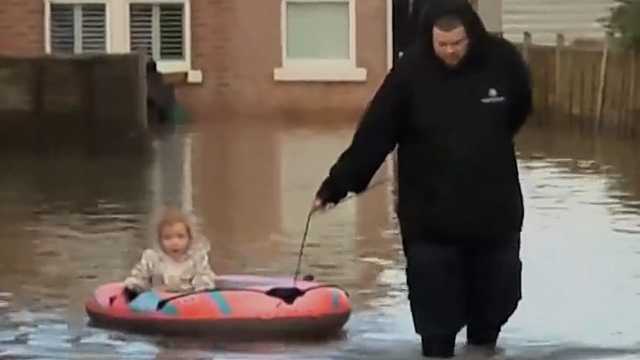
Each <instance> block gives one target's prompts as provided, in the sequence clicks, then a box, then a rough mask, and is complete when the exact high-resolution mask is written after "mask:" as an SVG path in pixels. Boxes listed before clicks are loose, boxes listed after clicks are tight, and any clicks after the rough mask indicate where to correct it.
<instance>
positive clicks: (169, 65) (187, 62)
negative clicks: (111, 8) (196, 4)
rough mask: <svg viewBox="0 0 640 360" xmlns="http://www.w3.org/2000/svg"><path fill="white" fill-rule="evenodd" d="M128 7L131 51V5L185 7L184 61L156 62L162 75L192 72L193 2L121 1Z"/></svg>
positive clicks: (126, 22)
mask: <svg viewBox="0 0 640 360" xmlns="http://www.w3.org/2000/svg"><path fill="white" fill-rule="evenodd" d="M121 1H123V3H124V6H125V7H126V11H125V12H124V13H125V24H126V27H125V33H126V42H127V45H126V49H127V51H131V22H130V15H131V13H130V11H129V9H131V4H147V5H155V4H182V6H183V9H184V10H183V12H184V14H183V17H184V23H183V29H182V31H183V34H184V60H156V63H157V64H158V71H160V72H162V73H184V72H190V70H191V1H190V0H121Z"/></svg>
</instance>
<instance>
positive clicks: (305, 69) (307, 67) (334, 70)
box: [256, 0, 367, 81]
mask: <svg viewBox="0 0 640 360" xmlns="http://www.w3.org/2000/svg"><path fill="white" fill-rule="evenodd" d="M256 1H259V0H256ZM291 3H346V4H348V6H349V59H347V60H321V59H317V60H315V59H289V58H287V22H288V21H287V20H288V19H287V6H288V4H291ZM280 32H281V46H282V67H280V68H276V69H274V71H273V78H274V80H276V81H366V80H367V69H364V68H358V67H357V65H356V49H357V45H356V0H281V3H280Z"/></svg>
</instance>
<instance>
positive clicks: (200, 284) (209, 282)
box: [191, 253, 216, 291]
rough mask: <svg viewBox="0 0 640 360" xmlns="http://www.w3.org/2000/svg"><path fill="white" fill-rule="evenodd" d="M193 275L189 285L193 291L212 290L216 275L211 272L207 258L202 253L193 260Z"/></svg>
mask: <svg viewBox="0 0 640 360" xmlns="http://www.w3.org/2000/svg"><path fill="white" fill-rule="evenodd" d="M194 266H195V275H194V276H193V280H192V281H191V285H192V286H193V289H194V290H195V291H199V290H204V289H212V288H214V287H215V277H216V274H215V273H214V272H213V270H211V266H210V265H209V256H207V254H205V253H202V254H199V255H197V256H196V257H195V259H194Z"/></svg>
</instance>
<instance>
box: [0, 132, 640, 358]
mask: <svg viewBox="0 0 640 360" xmlns="http://www.w3.org/2000/svg"><path fill="white" fill-rule="evenodd" d="M352 128H353V126H351V125H349V126H346V127H344V128H335V127H319V126H315V127H312V126H293V125H283V124H274V122H273V119H258V120H255V121H248V120H247V121H246V122H244V121H238V122H237V125H207V126H203V127H200V128H194V129H177V130H176V131H164V132H162V133H159V134H157V135H156V136H155V137H154V140H153V141H154V142H153V147H152V151H151V152H150V154H148V155H134V154H131V155H127V156H122V155H119V156H117V157H116V156H113V157H110V156H98V157H96V156H88V155H67V156H43V155H41V156H35V155H26V154H23V153H18V154H12V155H8V154H5V155H0V156H1V157H2V158H1V159H0V239H1V244H2V245H3V248H2V249H1V251H0V359H119V358H122V359H213V358H215V359H301V358H305V359H380V360H382V359H420V358H422V357H421V356H420V350H419V348H420V347H419V342H418V338H417V337H416V335H415V334H414V332H413V326H412V323H411V315H410V313H409V305H408V300H407V297H406V286H405V277H404V257H403V254H402V249H401V242H400V239H399V238H398V233H397V229H396V225H395V223H394V217H393V215H392V213H393V204H392V197H391V192H390V189H389V188H388V187H385V186H381V187H377V188H375V189H374V190H372V191H370V192H367V193H365V194H364V195H362V196H361V197H359V198H357V199H351V200H348V201H347V202H345V203H343V204H342V205H340V206H338V207H336V208H334V209H332V210H331V211H329V212H327V213H324V214H321V215H318V216H314V217H313V218H312V220H311V226H310V232H309V239H308V247H307V248H306V250H305V257H304V259H303V270H302V273H303V274H307V273H310V274H313V275H314V276H315V278H316V279H317V280H319V281H322V282H328V283H335V284H339V285H340V286H342V287H344V288H345V289H347V290H348V291H349V292H350V294H351V299H352V301H353V313H352V316H351V318H350V320H349V322H348V323H347V325H346V327H345V331H344V333H343V334H342V335H341V336H340V337H338V338H335V339H332V340H326V341H316V342H233V343H228V342H219V341H215V340H213V339H199V338H193V339H185V338H169V337H160V336H142V335H132V334H129V333H125V332H119V331H113V330H103V329H99V328H94V327H90V326H87V320H88V318H87V316H86V314H85V311H84V301H85V300H86V298H87V297H88V296H89V295H90V294H91V292H92V290H93V289H94V288H95V287H97V286H98V285H100V284H103V283H105V282H110V281H118V280H122V279H124V277H126V275H127V274H128V273H129V270H130V268H131V266H133V264H134V263H135V262H136V261H137V260H138V259H139V257H140V254H141V252H142V250H143V249H144V248H145V247H147V246H149V245H150V244H151V242H150V241H151V240H150V238H151V237H152V229H153V227H154V224H153V221H154V216H155V215H156V213H157V210H158V209H159V208H161V207H162V205H163V204H174V205H177V206H180V207H181V208H183V209H185V210H186V211H187V212H190V213H193V215H194V216H195V218H196V219H197V223H196V228H197V229H198V231H199V232H201V233H203V234H204V235H205V236H206V237H207V238H208V239H209V241H210V242H211V248H212V251H211V259H212V265H213V268H214V270H215V271H216V272H217V273H220V274H259V275H289V274H291V273H292V272H293V270H294V268H295V264H296V260H297V253H298V250H299V245H300V241H301V236H302V232H303V230H304V221H305V219H306V212H307V211H308V209H309V206H310V203H311V200H312V197H313V194H314V192H315V190H316V189H317V187H318V185H319V184H320V182H321V181H322V180H323V178H324V176H325V175H326V172H327V171H328V169H329V167H330V165H331V164H332V163H333V162H334V161H335V159H336V157H337V156H338V155H339V153H340V152H341V151H342V150H343V149H344V147H345V146H346V145H347V144H348V143H349V141H350V139H351V135H352ZM517 144H518V145H517V148H518V153H519V158H520V162H519V165H520V176H521V179H522V186H523V192H524V196H525V207H526V215H525V226H524V230H523V243H522V259H523V263H524V272H523V296H524V298H523V301H522V302H521V304H520V307H519V309H518V311H517V312H516V314H515V315H514V317H513V318H512V319H511V321H510V322H509V323H508V324H507V326H506V327H505V328H504V332H503V336H502V338H501V340H500V346H501V347H502V348H503V355H502V356H501V357H499V358H500V359H503V358H507V359H524V360H527V359H531V360H538V359H558V360H573V359H575V360H591V359H612V360H626V359H639V358H640V310H638V309H639V308H638V305H639V304H640V161H638V159H639V158H640V146H639V145H638V144H634V143H633V142H632V141H629V140H616V139H603V138H601V139H594V138H592V137H590V136H586V135H581V134H577V133H572V132H565V131H556V130H549V129H546V130H544V129H532V128H531V129H527V130H526V131H525V132H524V133H522V134H521V135H520V136H519V138H518V140H517ZM377 176H378V177H379V178H380V179H385V178H386V177H388V176H389V169H388V166H384V167H383V168H382V169H381V170H380V172H379V174H378V175H377ZM458 343H459V349H458V353H460V355H459V356H458V357H457V359H484V358H483V357H482V356H480V355H477V354H474V353H473V351H471V350H469V349H465V347H464V332H462V333H461V334H460V335H459V339H458Z"/></svg>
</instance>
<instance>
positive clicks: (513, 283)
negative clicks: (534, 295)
mask: <svg viewBox="0 0 640 360" xmlns="http://www.w3.org/2000/svg"><path fill="white" fill-rule="evenodd" d="M421 240H422V239H421ZM421 240H419V239H405V241H404V244H405V255H406V257H407V283H408V287H409V302H410V304H411V313H412V316H413V322H414V326H415V330H416V332H417V333H418V334H420V335H422V336H423V337H425V336H427V337H432V336H434V337H438V338H439V337H450V336H455V335H456V334H457V333H458V332H459V331H460V330H461V329H462V328H463V327H464V326H467V337H468V338H469V337H470V336H471V337H472V336H474V335H475V336H479V337H482V336H483V334H491V333H495V334H496V336H497V334H498V333H499V331H500V328H501V327H502V326H503V325H504V324H505V323H506V322H507V320H508V319H509V318H510V317H511V315H512V314H513V313H514V311H515V310H516V308H517V306H518V302H519V301H520V298H521V296H522V294H521V273H522V263H521V261H520V236H519V235H518V236H513V237H511V238H508V239H499V240H497V241H491V242H486V241H481V240H478V241H468V242H465V243H464V244H462V243H456V244H451V243H449V244H447V243H444V242H443V243H438V242H434V241H424V240H422V241H421ZM487 244H491V245H487Z"/></svg>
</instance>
